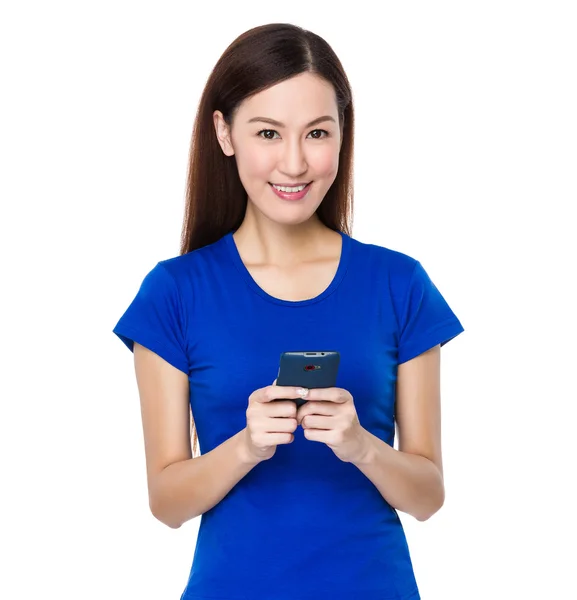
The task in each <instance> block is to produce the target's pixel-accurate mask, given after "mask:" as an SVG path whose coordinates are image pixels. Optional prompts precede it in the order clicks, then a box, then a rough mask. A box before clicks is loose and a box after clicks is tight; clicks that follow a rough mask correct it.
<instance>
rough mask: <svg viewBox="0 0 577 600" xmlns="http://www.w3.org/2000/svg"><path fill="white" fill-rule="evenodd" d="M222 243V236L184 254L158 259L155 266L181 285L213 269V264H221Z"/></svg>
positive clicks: (223, 242) (223, 241)
mask: <svg viewBox="0 0 577 600" xmlns="http://www.w3.org/2000/svg"><path fill="white" fill-rule="evenodd" d="M224 244H225V240H224V237H222V238H220V239H219V240H217V241H216V242H213V243H212V244H209V245H207V246H203V247H202V248H198V249H196V250H192V251H191V252H187V253H186V254H180V255H178V256H171V257H168V258H164V259H162V260H159V261H158V263H157V265H156V267H155V268H156V269H161V270H163V271H164V272H165V273H166V274H168V275H170V277H171V279H173V280H174V282H175V283H176V284H177V285H178V286H180V285H183V284H184V283H185V282H187V281H189V280H190V278H191V277H196V276H199V275H200V276H202V275H203V274H206V272H207V270H212V269H214V267H215V264H219V263H220V264H222V260H221V258H222V255H223V252H224V250H225V249H224Z"/></svg>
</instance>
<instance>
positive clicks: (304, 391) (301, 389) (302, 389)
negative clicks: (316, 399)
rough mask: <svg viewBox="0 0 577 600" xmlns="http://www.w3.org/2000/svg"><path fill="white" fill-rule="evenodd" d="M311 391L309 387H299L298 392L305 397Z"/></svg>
mask: <svg viewBox="0 0 577 600" xmlns="http://www.w3.org/2000/svg"><path fill="white" fill-rule="evenodd" d="M308 393H309V391H308V389H307V388H297V394H298V395H299V396H302V397H303V398H304V397H305V396H306V395H307V394H308Z"/></svg>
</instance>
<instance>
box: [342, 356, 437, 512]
mask: <svg viewBox="0 0 577 600" xmlns="http://www.w3.org/2000/svg"><path fill="white" fill-rule="evenodd" d="M440 361H441V349H440V345H437V346H435V347H433V348H431V349H430V350H428V351H427V352H423V353H422V354H420V355H419V356H416V357H415V358H413V359H412V360H409V361H407V362H405V363H402V364H400V365H399V368H398V374H397V398H396V407H397V408H396V421H397V428H398V434H399V450H396V449H395V448H393V447H391V446H389V444H387V443H386V442H383V441H382V440H381V439H379V438H378V437H376V436H375V435H373V434H372V433H370V432H369V431H366V430H365V438H366V452H365V453H364V455H363V457H362V458H361V459H360V460H358V461H356V462H355V463H354V464H355V465H356V466H357V467H358V468H359V469H360V470H361V471H362V472H363V473H364V474H365V475H366V476H367V477H368V478H369V479H370V480H371V481H372V482H373V483H374V485H375V486H376V487H377V489H378V490H379V492H380V493H381V494H382V496H383V497H384V498H385V500H386V501H387V502H388V503H389V504H390V505H391V506H393V507H395V508H397V509H399V510H402V511H403V512H406V513H409V514H411V515H413V516H414V517H415V518H416V519H417V520H418V521H426V520H427V519H428V518H430V517H431V516H432V515H433V514H434V513H435V512H437V511H438V510H439V509H440V508H441V506H442V505H443V503H444V501H445V488H444V481H443V462H442V455H441V407H440V404H441V402H440V401H441V397H440V396H441V394H440V370H441V365H440Z"/></svg>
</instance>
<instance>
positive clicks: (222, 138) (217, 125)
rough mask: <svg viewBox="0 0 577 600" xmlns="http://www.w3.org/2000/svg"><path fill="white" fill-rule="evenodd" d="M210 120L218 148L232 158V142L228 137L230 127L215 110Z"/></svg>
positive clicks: (218, 111)
mask: <svg viewBox="0 0 577 600" xmlns="http://www.w3.org/2000/svg"><path fill="white" fill-rule="evenodd" d="M212 119H213V122H214V129H215V131H216V137H217V139H218V143H219V144H220V147H221V148H222V151H223V152H224V153H225V154H226V155H227V156H232V155H233V154H234V148H233V147H232V141H231V137H230V127H229V126H228V124H227V123H226V121H225V120H224V116H223V114H222V113H221V112H220V110H215V111H214V112H213V113H212Z"/></svg>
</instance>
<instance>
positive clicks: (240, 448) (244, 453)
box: [236, 427, 260, 467]
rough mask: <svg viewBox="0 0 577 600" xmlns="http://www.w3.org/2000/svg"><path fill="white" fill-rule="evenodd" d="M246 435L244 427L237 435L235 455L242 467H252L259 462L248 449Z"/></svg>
mask: <svg viewBox="0 0 577 600" xmlns="http://www.w3.org/2000/svg"><path fill="white" fill-rule="evenodd" d="M247 433H248V432H247V429H246V427H245V428H244V429H241V430H240V431H239V432H238V433H237V436H236V437H237V439H236V454H237V457H238V459H239V461H240V462H241V463H242V464H243V465H247V466H251V467H254V466H256V465H257V464H258V463H259V462H260V460H259V459H258V458H256V457H255V456H254V455H253V454H252V453H251V451H250V449H249V445H248V439H247Z"/></svg>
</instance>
